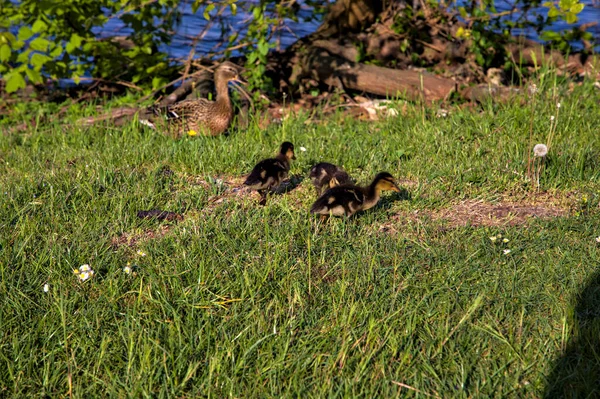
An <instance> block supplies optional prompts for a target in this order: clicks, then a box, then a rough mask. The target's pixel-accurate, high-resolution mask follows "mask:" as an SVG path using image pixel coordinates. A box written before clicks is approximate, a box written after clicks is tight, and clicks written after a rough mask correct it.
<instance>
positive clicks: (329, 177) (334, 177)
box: [309, 162, 352, 195]
mask: <svg viewBox="0 0 600 399" xmlns="http://www.w3.org/2000/svg"><path fill="white" fill-rule="evenodd" d="M309 177H310V180H311V181H312V183H313V185H314V186H315V189H316V190H317V195H322V194H323V193H324V192H325V191H326V190H327V189H329V188H333V187H335V186H339V185H342V184H350V183H352V179H350V176H348V173H346V171H345V170H344V169H342V168H340V167H339V166H336V165H334V164H331V163H327V162H321V163H318V164H316V165H315V166H313V167H312V169H311V170H310V175H309Z"/></svg>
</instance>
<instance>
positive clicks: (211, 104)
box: [140, 61, 243, 136]
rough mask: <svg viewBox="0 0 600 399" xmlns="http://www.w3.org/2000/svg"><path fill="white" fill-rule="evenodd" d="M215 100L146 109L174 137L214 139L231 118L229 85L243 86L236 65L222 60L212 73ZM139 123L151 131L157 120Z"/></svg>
mask: <svg viewBox="0 0 600 399" xmlns="http://www.w3.org/2000/svg"><path fill="white" fill-rule="evenodd" d="M214 81H215V90H216V94H217V97H216V101H210V100H208V99H206V98H198V99H194V100H184V101H181V102H178V103H175V104H172V105H168V106H167V107H164V108H156V107H154V108H150V111H151V112H152V113H153V114H154V116H155V117H159V119H161V118H164V119H163V121H162V122H163V123H164V124H166V125H167V127H166V128H167V130H168V131H169V132H171V133H173V134H175V135H177V136H181V135H185V134H191V135H194V134H196V133H198V134H207V135H210V136H217V135H219V134H221V133H223V132H224V131H225V130H227V128H228V127H229V124H230V123H231V120H232V119H233V106H232V105H231V100H230V99H229V88H228V84H229V82H231V81H233V82H239V83H243V82H242V81H241V80H240V78H239V75H238V66H237V65H235V64H234V63H231V62H229V61H225V62H224V63H222V64H221V65H219V66H218V67H217V69H216V70H215V74H214ZM140 122H141V123H143V124H145V125H147V126H150V127H152V128H155V125H157V124H160V122H159V120H157V119H156V118H154V121H153V122H151V121H149V120H141V121H140Z"/></svg>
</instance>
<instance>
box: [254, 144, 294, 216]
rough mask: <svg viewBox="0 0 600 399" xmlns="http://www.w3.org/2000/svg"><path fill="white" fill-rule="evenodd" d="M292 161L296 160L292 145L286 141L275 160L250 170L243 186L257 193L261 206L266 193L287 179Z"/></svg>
mask: <svg viewBox="0 0 600 399" xmlns="http://www.w3.org/2000/svg"><path fill="white" fill-rule="evenodd" d="M292 159H296V156H295V154H294V145H293V144H292V143H290V142H289V141H286V142H284V143H283V144H281V147H280V149H279V153H278V154H277V155H276V156H275V158H268V159H264V160H262V161H260V162H259V163H257V164H256V166H255V167H254V168H253V169H252V172H250V174H249V175H248V177H247V178H246V181H244V184H245V185H246V186H249V187H250V188H251V189H253V190H257V191H258V192H259V194H260V196H261V204H263V205H264V204H265V203H266V200H267V192H268V191H269V190H271V189H273V188H276V187H277V186H279V185H280V184H281V182H282V181H283V180H285V179H286V178H287V175H288V172H289V170H290V161H291V160H292Z"/></svg>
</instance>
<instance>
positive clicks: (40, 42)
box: [29, 37, 50, 52]
mask: <svg viewBox="0 0 600 399" xmlns="http://www.w3.org/2000/svg"><path fill="white" fill-rule="evenodd" d="M49 46H50V42H49V41H48V40H46V39H44V38H43V37H36V38H35V39H33V40H32V41H31V43H29V47H30V48H31V49H32V50H36V51H43V52H45V51H47V50H48V47H49Z"/></svg>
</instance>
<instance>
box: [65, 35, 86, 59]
mask: <svg viewBox="0 0 600 399" xmlns="http://www.w3.org/2000/svg"><path fill="white" fill-rule="evenodd" d="M82 41H83V38H82V37H81V36H79V35H78V34H77V33H73V34H72V35H71V39H70V40H69V43H67V46H66V50H67V53H69V54H71V53H72V52H73V51H75V50H77V49H78V48H79V47H81V42H82Z"/></svg>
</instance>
